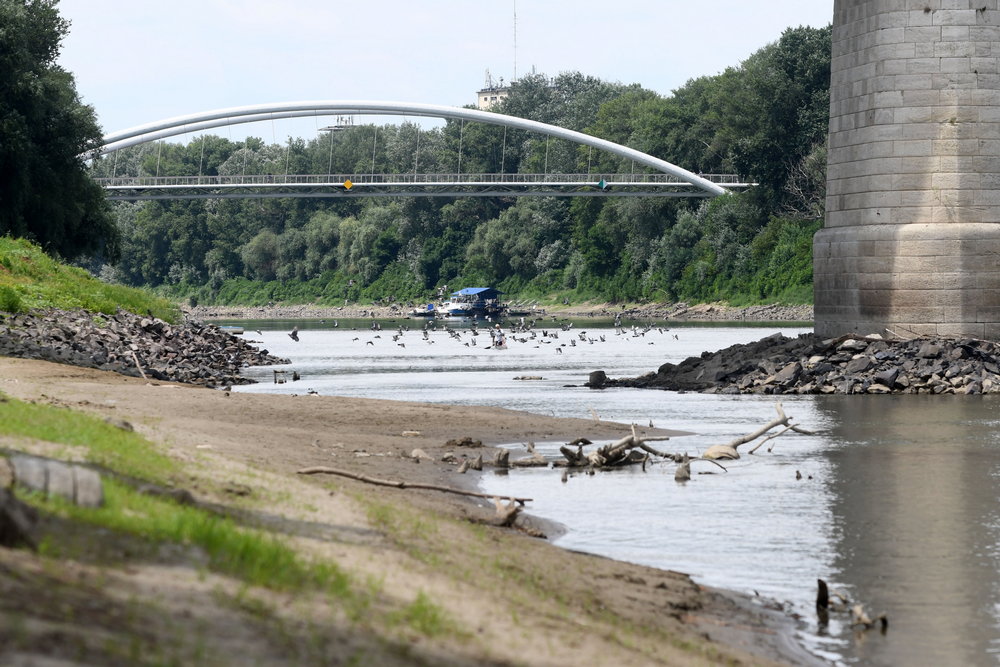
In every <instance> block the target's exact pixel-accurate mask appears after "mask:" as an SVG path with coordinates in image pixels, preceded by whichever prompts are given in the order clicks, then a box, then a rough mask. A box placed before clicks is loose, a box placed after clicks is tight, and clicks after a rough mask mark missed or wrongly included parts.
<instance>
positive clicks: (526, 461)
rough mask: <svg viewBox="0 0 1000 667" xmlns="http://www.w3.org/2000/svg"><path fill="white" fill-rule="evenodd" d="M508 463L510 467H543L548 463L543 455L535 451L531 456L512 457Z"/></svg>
mask: <svg viewBox="0 0 1000 667" xmlns="http://www.w3.org/2000/svg"><path fill="white" fill-rule="evenodd" d="M510 465H511V467H512V468H545V467H547V466H548V465H549V462H548V461H546V460H545V457H544V456H542V455H541V454H539V453H537V452H536V453H534V454H532V455H531V456H526V457H524V458H521V459H514V460H513V461H511V462H510Z"/></svg>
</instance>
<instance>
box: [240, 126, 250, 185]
mask: <svg viewBox="0 0 1000 667" xmlns="http://www.w3.org/2000/svg"><path fill="white" fill-rule="evenodd" d="M249 154H250V135H247V136H246V137H245V138H244V139H243V176H244V178H241V179H240V183H245V182H246V178H245V177H246V175H247V156H248V155H249Z"/></svg>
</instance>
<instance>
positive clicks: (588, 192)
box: [95, 173, 753, 200]
mask: <svg viewBox="0 0 1000 667" xmlns="http://www.w3.org/2000/svg"><path fill="white" fill-rule="evenodd" d="M700 176H701V177H702V178H705V179H706V180H709V181H711V182H713V183H717V184H718V185H720V186H722V187H724V188H726V189H741V188H746V187H749V186H751V185H753V184H752V183H747V182H745V181H743V180H742V179H740V178H739V177H738V176H734V175H730V174H700ZM95 180H96V181H97V182H98V183H99V184H100V185H101V186H102V187H103V188H104V189H105V190H106V191H107V192H108V197H109V199H118V200H136V199H203V198H251V197H252V198H261V197H347V196H355V197H358V196H360V197H379V196H382V197H391V196H394V197H401V196H405V197H421V196H423V197H445V196H453V197H491V196H526V195H532V196H540V195H542V196H544V195H553V196H571V197H595V196H604V197H609V196H610V197H627V196H642V197H704V196H710V194H709V193H707V192H705V191H704V190H702V189H700V188H698V187H697V186H695V185H693V184H692V183H690V182H687V181H684V180H682V179H679V178H677V177H676V176H672V175H670V174H663V173H658V174H307V175H301V174H287V175H286V174H264V175H229V176H139V177H121V176H118V177H113V178H97V179H95Z"/></svg>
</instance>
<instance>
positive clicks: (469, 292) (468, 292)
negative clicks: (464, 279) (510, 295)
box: [451, 287, 503, 299]
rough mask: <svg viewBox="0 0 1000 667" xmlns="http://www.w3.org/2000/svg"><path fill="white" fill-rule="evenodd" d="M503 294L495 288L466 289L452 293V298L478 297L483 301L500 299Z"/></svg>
mask: <svg viewBox="0 0 1000 667" xmlns="http://www.w3.org/2000/svg"><path fill="white" fill-rule="evenodd" d="M501 294H503V292H501V291H499V290H497V289H495V288H493V287H465V288H463V289H460V290H458V291H457V292H452V294H451V295H452V296H478V297H480V298H482V299H498V298H500V295H501Z"/></svg>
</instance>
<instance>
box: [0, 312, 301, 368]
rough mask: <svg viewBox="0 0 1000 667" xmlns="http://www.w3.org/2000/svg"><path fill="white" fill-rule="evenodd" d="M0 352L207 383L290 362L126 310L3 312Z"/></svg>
mask: <svg viewBox="0 0 1000 667" xmlns="http://www.w3.org/2000/svg"><path fill="white" fill-rule="evenodd" d="M0 355H4V356H8V357H25V358H29V359H44V360H46V361H56V362H60V363H64V364H72V365H74V366H86V367H89V368H97V369H100V370H108V371H115V372H116V373H122V374H124V375H131V376H135V377H140V376H142V375H143V374H145V375H146V376H147V377H150V378H154V379H157V380H169V381H173V382H187V383H191V384H200V385H205V386H208V387H216V386H225V385H231V384H247V383H250V382H252V380H248V379H246V378H244V377H241V376H240V369H241V368H243V367H245V366H263V365H270V364H287V363H289V362H288V360H287V359H280V358H278V357H274V356H272V355H270V354H269V353H268V351H267V350H258V349H257V348H255V347H253V346H252V345H250V344H249V343H247V342H246V341H244V340H243V339H241V338H238V337H236V336H233V335H231V334H228V333H226V332H224V331H221V330H219V328H218V327H215V326H212V325H206V324H202V323H201V322H196V321H188V322H185V323H183V324H177V325H174V324H168V323H167V322H164V321H163V320H160V319H157V318H153V317H143V316H140V315H135V314H133V313H127V312H124V311H119V312H118V313H116V314H115V315H102V314H100V313H91V312H88V311H85V310H74V311H62V310H48V311H41V312H35V313H30V314H5V313H0ZM137 363H138V366H137V365H136V364H137ZM140 368H141V371H140Z"/></svg>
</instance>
